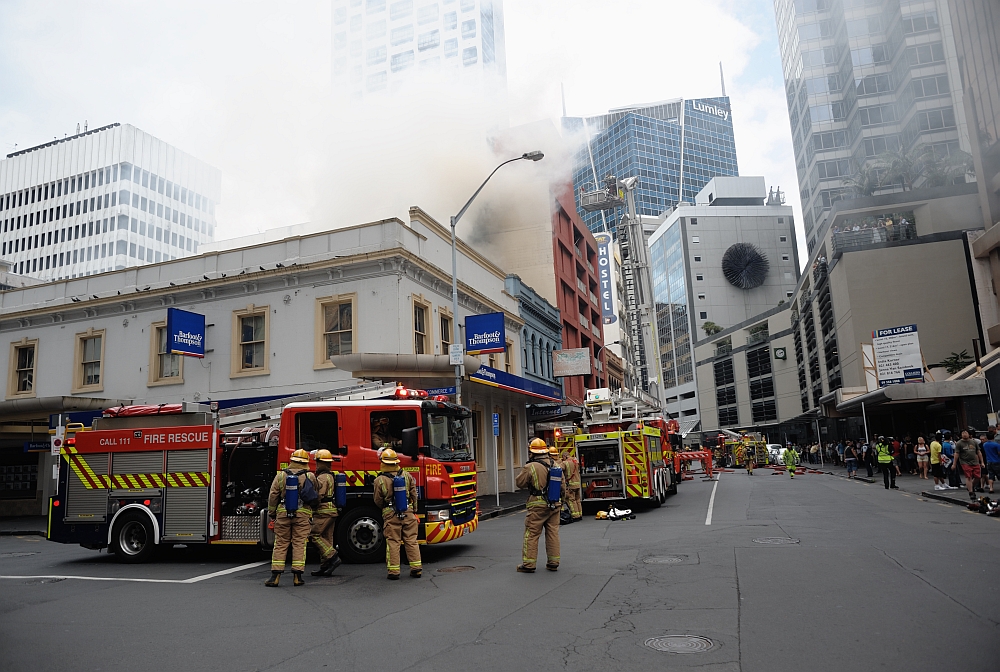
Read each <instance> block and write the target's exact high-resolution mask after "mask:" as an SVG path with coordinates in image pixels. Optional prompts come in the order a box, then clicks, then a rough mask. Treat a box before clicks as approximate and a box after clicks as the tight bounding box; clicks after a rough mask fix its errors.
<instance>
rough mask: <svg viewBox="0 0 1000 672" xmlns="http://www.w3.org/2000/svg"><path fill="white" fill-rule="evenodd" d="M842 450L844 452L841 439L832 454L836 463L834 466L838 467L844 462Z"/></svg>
mask: <svg viewBox="0 0 1000 672" xmlns="http://www.w3.org/2000/svg"><path fill="white" fill-rule="evenodd" d="M844 452H845V446H844V441H843V439H841V440H840V441H839V442H838V443H837V452H836V454H835V455H834V457H835V458H836V460H837V465H836V466H838V467H839V466H840V465H842V464H843V463H844Z"/></svg>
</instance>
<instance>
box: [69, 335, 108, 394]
mask: <svg viewBox="0 0 1000 672" xmlns="http://www.w3.org/2000/svg"><path fill="white" fill-rule="evenodd" d="M75 359H76V362H75V366H74V371H73V390H72V392H73V393H74V394H75V393H77V392H97V391H100V390H103V389H104V376H103V375H102V374H103V368H104V366H103V365H104V330H103V329H102V330H99V331H97V330H94V329H88V330H87V331H86V332H84V333H80V334H77V335H76V353H75Z"/></svg>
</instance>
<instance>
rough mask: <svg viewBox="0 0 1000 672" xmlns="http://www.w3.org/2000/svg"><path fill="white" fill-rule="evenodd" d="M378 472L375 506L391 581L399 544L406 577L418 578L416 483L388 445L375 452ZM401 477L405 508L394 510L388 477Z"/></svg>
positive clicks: (420, 565)
mask: <svg viewBox="0 0 1000 672" xmlns="http://www.w3.org/2000/svg"><path fill="white" fill-rule="evenodd" d="M379 462H380V464H379V468H380V469H381V471H382V473H381V474H379V475H378V476H377V477H376V478H375V506H379V507H381V508H382V533H383V534H384V535H385V564H386V569H388V570H389V574H388V576H387V577H386V578H387V579H390V580H392V581H398V580H399V546H400V544H402V545H404V546H405V547H406V559H407V560H408V561H409V563H410V576H411V577H412V578H414V579H419V578H420V573H421V570H422V569H423V563H421V561H420V546H418V545H417V529H418V528H417V526H418V524H419V523H418V521H417V515H416V513H415V511H416V510H417V482H416V481H415V480H413V476H410V474H409V472H407V471H404V470H402V469H400V468H399V456H398V455H397V454H396V451H395V450H393V449H392V448H385V449H384V450H382V453H381V455H379ZM394 476H402V477H403V478H404V479H405V481H406V509H405V510H404V511H397V510H396V506H395V505H396V503H397V502H396V498H395V497H394V492H393V485H392V480H393V477H394Z"/></svg>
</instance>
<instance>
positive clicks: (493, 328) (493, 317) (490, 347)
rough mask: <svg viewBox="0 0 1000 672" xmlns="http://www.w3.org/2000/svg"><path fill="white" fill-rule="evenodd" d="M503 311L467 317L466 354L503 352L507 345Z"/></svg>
mask: <svg viewBox="0 0 1000 672" xmlns="http://www.w3.org/2000/svg"><path fill="white" fill-rule="evenodd" d="M503 318H504V314H503V313H486V314H485V315H469V316H468V317H466V318H465V354H467V355H485V354H487V353H490V352H503V351H504V350H505V349H506V346H507V335H506V332H505V331H504V323H503Z"/></svg>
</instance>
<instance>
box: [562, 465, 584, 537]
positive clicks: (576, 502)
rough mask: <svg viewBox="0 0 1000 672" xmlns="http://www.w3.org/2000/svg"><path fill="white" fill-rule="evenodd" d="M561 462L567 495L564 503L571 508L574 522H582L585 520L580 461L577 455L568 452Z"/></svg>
mask: <svg viewBox="0 0 1000 672" xmlns="http://www.w3.org/2000/svg"><path fill="white" fill-rule="evenodd" d="M561 462H562V467H563V488H564V493H565V496H564V498H563V501H564V502H565V504H566V506H567V507H568V508H569V513H570V516H571V517H572V518H573V520H581V519H583V505H582V503H581V501H580V500H581V495H580V486H581V482H580V461H579V460H577V459H576V455H574V454H573V453H572V452H571V451H569V450H567V452H566V454H565V455H563V456H562V460H561Z"/></svg>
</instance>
